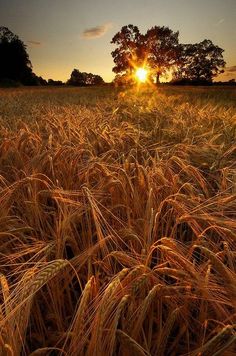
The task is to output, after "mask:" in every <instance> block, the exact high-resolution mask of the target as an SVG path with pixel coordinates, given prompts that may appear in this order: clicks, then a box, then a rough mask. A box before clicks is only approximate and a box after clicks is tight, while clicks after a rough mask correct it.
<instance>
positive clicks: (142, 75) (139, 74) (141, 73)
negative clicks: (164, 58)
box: [135, 68, 148, 83]
mask: <svg viewBox="0 0 236 356" xmlns="http://www.w3.org/2000/svg"><path fill="white" fill-rule="evenodd" d="M135 75H136V78H137V79H138V80H139V81H140V82H141V83H145V82H146V80H147V75H148V71H147V70H146V69H144V68H138V69H137V70H136V73H135Z"/></svg>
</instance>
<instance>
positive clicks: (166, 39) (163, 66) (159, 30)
mask: <svg viewBox="0 0 236 356" xmlns="http://www.w3.org/2000/svg"><path fill="white" fill-rule="evenodd" d="M144 41H145V47H146V53H147V58H148V63H149V66H150V67H151V68H152V69H153V71H154V73H155V75H156V82H157V83H159V81H160V77H161V76H162V75H163V74H165V73H166V72H167V71H169V70H171V69H172V68H173V67H174V66H176V65H177V64H178V63H179V54H180V45H179V32H173V31H172V30H171V29H170V28H169V27H164V26H162V27H160V26H154V27H152V28H151V29H150V30H148V31H147V33H146V35H145V38H144Z"/></svg>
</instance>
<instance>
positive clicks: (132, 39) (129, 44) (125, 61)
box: [111, 25, 145, 74]
mask: <svg viewBox="0 0 236 356" xmlns="http://www.w3.org/2000/svg"><path fill="white" fill-rule="evenodd" d="M143 39H144V37H143V35H141V33H140V32H139V29H138V27H137V26H134V25H128V26H123V27H122V28H121V30H120V31H119V32H118V33H117V34H116V35H115V36H114V37H113V38H112V41H111V43H112V44H115V45H117V48H116V49H115V50H114V51H113V52H112V53H111V55H112V57H113V60H114V62H115V67H114V68H113V69H112V70H113V72H115V73H116V74H122V73H124V72H126V73H128V74H131V73H132V72H133V70H134V68H135V66H137V65H138V64H141V62H142V61H143V60H144V58H145V46H144V43H143Z"/></svg>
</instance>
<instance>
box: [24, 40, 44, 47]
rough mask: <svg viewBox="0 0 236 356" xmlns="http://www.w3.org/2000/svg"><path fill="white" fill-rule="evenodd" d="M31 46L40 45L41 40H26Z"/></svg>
mask: <svg viewBox="0 0 236 356" xmlns="http://www.w3.org/2000/svg"><path fill="white" fill-rule="evenodd" d="M27 42H28V43H29V44H30V45H31V46H32V47H39V46H42V42H39V41H27Z"/></svg>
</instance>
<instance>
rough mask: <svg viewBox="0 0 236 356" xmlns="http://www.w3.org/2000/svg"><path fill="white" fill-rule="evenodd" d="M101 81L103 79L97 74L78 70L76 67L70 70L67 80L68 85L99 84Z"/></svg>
mask: <svg viewBox="0 0 236 356" xmlns="http://www.w3.org/2000/svg"><path fill="white" fill-rule="evenodd" d="M103 83H104V80H103V79H102V77H100V76H99V75H96V74H92V73H86V72H80V71H79V70H78V69H74V70H73V71H72V73H71V76H70V79H69V80H68V81H67V84H68V85H74V86H86V85H101V84H103Z"/></svg>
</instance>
